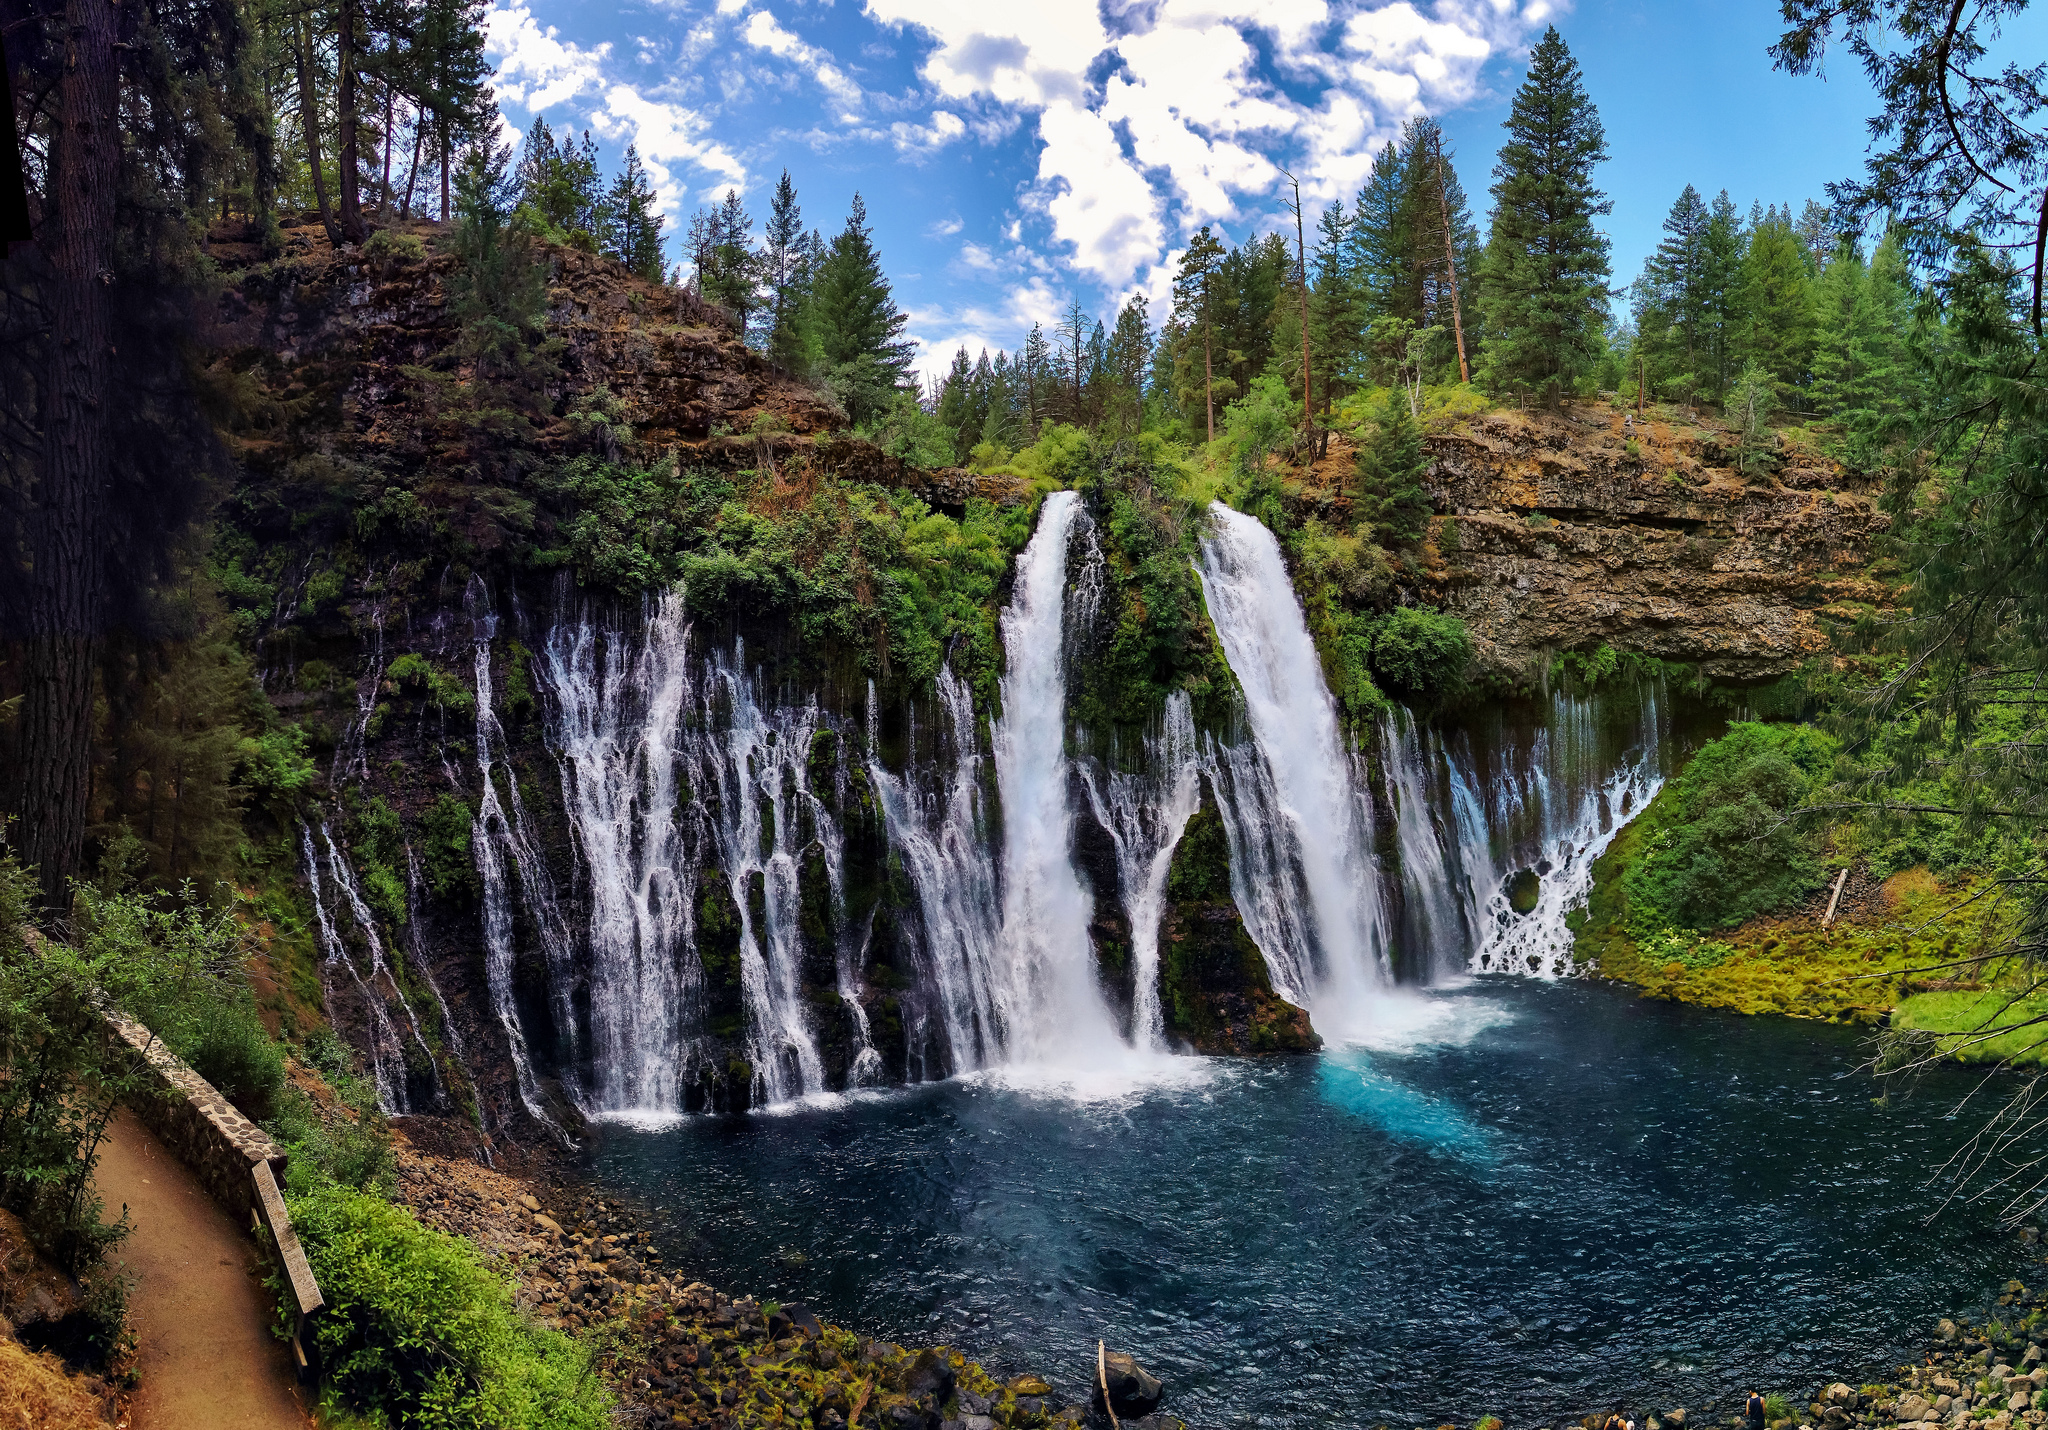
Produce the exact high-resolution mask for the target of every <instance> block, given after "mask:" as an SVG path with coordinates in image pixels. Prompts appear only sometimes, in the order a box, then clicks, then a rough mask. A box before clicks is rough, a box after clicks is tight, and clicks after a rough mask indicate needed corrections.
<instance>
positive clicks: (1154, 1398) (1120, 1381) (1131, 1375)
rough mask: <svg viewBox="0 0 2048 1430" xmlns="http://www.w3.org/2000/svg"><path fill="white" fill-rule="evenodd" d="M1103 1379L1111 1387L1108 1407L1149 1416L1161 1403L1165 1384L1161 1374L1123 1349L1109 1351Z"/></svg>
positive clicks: (1105, 1361)
mask: <svg viewBox="0 0 2048 1430" xmlns="http://www.w3.org/2000/svg"><path fill="white" fill-rule="evenodd" d="M1102 1369H1103V1380H1104V1382H1105V1383H1106V1385H1107V1388H1108V1390H1109V1406H1110V1409H1112V1410H1114V1411H1115V1412H1116V1413H1117V1414H1118V1415H1120V1416H1123V1415H1137V1416H1142V1415H1149V1414H1150V1413H1151V1412H1152V1411H1153V1410H1155V1409H1157V1408H1158V1406H1159V1398H1160V1396H1162V1395H1164V1394H1165V1393H1166V1387H1165V1386H1164V1385H1162V1384H1161V1383H1160V1380H1159V1377H1157V1376H1155V1375H1153V1374H1152V1373H1151V1372H1150V1371H1148V1370H1146V1369H1145V1368H1144V1367H1143V1366H1141V1365H1139V1364H1138V1362H1137V1360H1136V1359H1135V1358H1134V1357H1132V1356H1127V1355H1125V1354H1124V1353H1123V1352H1122V1351H1110V1352H1109V1353H1108V1354H1107V1355H1106V1356H1105V1357H1104V1358H1103V1366H1102Z"/></svg>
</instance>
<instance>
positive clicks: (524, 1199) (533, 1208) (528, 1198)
mask: <svg viewBox="0 0 2048 1430" xmlns="http://www.w3.org/2000/svg"><path fill="white" fill-rule="evenodd" d="M519 1205H521V1206H522V1207H525V1208H526V1209H527V1210H528V1211H530V1212H537V1211H539V1210H540V1203H539V1202H538V1201H536V1200H534V1196H533V1193H532V1192H521V1193H520V1194H519Z"/></svg>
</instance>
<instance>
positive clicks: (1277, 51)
mask: <svg viewBox="0 0 2048 1430" xmlns="http://www.w3.org/2000/svg"><path fill="white" fill-rule="evenodd" d="M486 24H487V35H488V48H487V55H488V57H489V59H490V61H491V63H492V64H493V66H494V67H495V68H496V71H497V75H496V79H495V80H494V85H495V88H496V91H497V95H498V101H499V105H500V107H501V110H502V112H503V115H504V122H505V124H506V126H507V129H508V130H515V129H516V130H521V131H523V130H524V129H526V127H527V126H528V125H529V124H530V123H531V122H532V120H533V117H534V116H535V115H544V116H545V117H546V118H547V120H548V122H549V124H550V125H551V126H553V127H555V128H557V129H558V130H559V129H563V128H567V129H569V130H571V131H573V132H580V131H583V130H588V131H589V132H590V133H591V135H592V137H593V138H594V139H595V140H596V141H597V143H598V145H599V149H600V153H601V154H602V155H603V157H604V161H605V163H606V165H607V168H608V169H610V168H615V167H616V166H617V164H618V162H619V160H620V158H621V156H622V155H623V154H624V151H625V147H626V145H627V144H628V143H632V144H634V145H636V146H637V147H638V150H639V153H640V157H641V158H642V159H643V160H644V161H645V162H646V163H647V165H648V167H649V169H650V170H651V171H652V176H653V179H654V181H655V186H656V189H657V191H658V193H659V196H660V199H661V204H662V210H663V212H664V214H665V215H666V216H667V220H668V226H667V230H666V231H667V232H668V233H669V234H670V235H671V243H670V254H671V259H672V261H674V260H679V259H680V258H681V257H682V254H681V249H680V243H679V242H678V241H677V239H678V238H679V231H680V230H681V229H682V228H683V227H684V226H685V225H686V224H687V221H688V217H689V215H690V214H691V213H692V212H693V211H695V210H696V209H697V208H698V207H700V206H705V205H708V204H711V203H712V202H714V201H716V200H717V199H718V198H720V197H722V196H723V195H724V193H725V192H726V191H727V190H728V189H737V190H739V192H740V194H741V196H742V198H743V199H744V200H745V202H746V204H747V207H748V209H749V211H750V212H751V213H752V214H753V215H754V216H755V219H756V221H757V231H758V221H759V220H760V219H762V218H763V217H764V216H765V214H766V211H767V207H768V197H769V194H770V193H771V191H772V190H773V188H774V186H775V183H776V180H777V178H778V176H779V175H780V174H781V173H782V172H783V171H784V170H787V171H788V172H789V174H790V177H791V179H792V181H793V182H794V183H795V185H796V188H797V195H798V200H799V202H800V203H801V205H802V208H803V216H804V221H805V224H806V226H808V227H814V228H817V229H819V230H820V231H821V232H822V233H823V234H824V235H825V237H826V238H828V239H829V238H830V237H831V236H832V234H833V233H835V232H837V231H838V230H839V229H840V228H841V227H843V226H844V224H845V221H846V214H847V210H848V205H849V204H850V202H851V200H852V197H853V195H854V193H855V192H856V191H857V192H859V193H860V194H861V196H862V198H863V199H864V201H865V203H866V208H867V214H868V221H869V224H870V227H871V228H872V230H873V233H874V239H875V242H876V244H877V246H878V248H879V250H880V253H881V256H882V262H883V266H884V268H885V270H886V271H887V273H888V275H889V278H890V280H891V282H892V284H893V285H894V291H895V296H896V301H897V302H898V303H899V304H900V305H901V306H902V307H903V309H904V310H905V312H906V313H907V314H908V315H909V320H910V321H909V325H908V328H907V331H908V333H909V334H910V335H911V336H913V337H914V338H916V340H917V341H918V343H919V357H918V359H917V365H918V367H919V369H920V370H921V371H924V372H926V373H927V374H930V373H935V372H942V371H943V370H944V369H945V368H946V366H947V365H948V364H949V363H950V362H951V360H952V355H953V351H954V349H955V348H956V347H957V346H961V345H965V346H966V347H967V348H968V350H969V353H970V355H971V354H974V353H977V352H979V351H980V350H981V349H982V348H983V347H986V348H988V349H989V350H990V351H991V353H993V351H994V350H995V349H998V348H1004V349H1009V350H1012V351H1014V350H1015V349H1016V348H1017V347H1018V346H1019V345H1020V344H1021V342H1022V340H1023V337H1024V335H1025V334H1026V333H1028V332H1029V331H1030V328H1031V325H1032V323H1034V322H1043V323H1045V324H1046V325H1047V326H1048V328H1050V327H1051V326H1052V325H1053V324H1054V323H1055V322H1056V321H1057V319H1058V318H1059V316H1060V315H1061V314H1062V313H1064V312H1065V310H1066V308H1067V305H1068V302H1069V301H1070V299H1074V298H1078V299H1079V300H1080V302H1081V304H1082V306H1083V307H1084V308H1085V309H1086V310H1088V311H1089V312H1091V313H1093V314H1094V315H1096V316H1098V317H1100V318H1102V319H1103V320H1104V321H1105V322H1106V323H1107V322H1111V321H1113V320H1114V315H1115V312H1116V309H1117V308H1118V306H1119V305H1120V304H1121V303H1122V302H1123V301H1125V300H1126V299H1127V298H1129V297H1130V296H1132V295H1133V294H1138V293H1142V294H1144V295H1145V296H1146V297H1147V299H1148V301H1149V302H1150V304H1151V312H1152V316H1153V320H1154V322H1155V324H1156V323H1158V322H1160V321H1162V320H1163V319H1164V317H1165V312H1166V307H1167V305H1168V303H1169V302H1170V298H1169V294H1170V290H1171V274H1172V270H1173V265H1174V263H1175V261H1176V260H1177V258H1178V256H1179V254H1180V252H1181V251H1182V250H1183V249H1184V248H1185V246H1186V242H1187V238H1188V235H1189V234H1191V233H1193V232H1194V231H1195V230H1196V229H1197V228H1199V227H1201V226H1202V225H1204V224H1207V225H1210V226H1211V227H1212V228H1214V229H1216V230H1217V231H1218V232H1219V233H1220V235H1221V236H1222V237H1223V238H1224V239H1225V241H1226V242H1229V243H1238V242H1242V241H1244V240H1245V239H1247V238H1254V237H1257V236H1259V235H1261V234H1263V233H1265V232H1268V231H1270V230H1274V229H1284V230H1285V231H1286V232H1288V233H1289V234H1290V235H1291V234H1292V231H1293V217H1292V215H1291V214H1290V213H1289V212H1288V209H1287V206H1286V199H1287V196H1288V193H1289V186H1288V181H1287V179H1286V178H1285V176H1284V174H1283V171H1291V172H1292V173H1293V174H1294V175H1295V176H1296V177H1297V178H1298V179H1299V181H1300V183H1301V192H1302V197H1303V205H1304V208H1305V210H1306V215H1307V219H1308V223H1309V225H1310V231H1309V232H1310V239H1311V242H1313V237H1314V228H1313V225H1314V222H1315V219H1316V216H1317V214H1318V213H1319V212H1320V211H1321V210H1322V209H1323V207H1324V206H1326V205H1327V204H1328V203H1329V202H1330V201H1331V200H1332V199H1343V200H1345V201H1346V202H1347V203H1348V202H1349V201H1350V199H1351V198H1352V196H1353V195H1355V193H1356V192H1357V189H1358V187H1359V185H1360V183H1361V182H1362V180H1363V178H1364V175H1365V173H1366V170H1367V168H1368V167H1369V166H1370V164H1371V161H1372V155H1373V154H1374V152H1376V151H1377V150H1378V149H1379V148H1380V147H1381V146H1382V145H1384V144H1385V143H1386V142H1387V141H1388V140H1389V139H1390V138H1391V137H1392V136H1393V135H1394V134H1395V133H1396V132H1397V131H1398V130H1399V128H1400V125H1401V122H1402V121H1403V120H1404V119H1406V118H1408V117H1409V116H1411V115H1414V114H1419V113H1424V112H1427V113H1430V114H1434V115H1436V116H1437V117H1438V119H1439V120H1440V121H1441V122H1442V124H1443V126H1444V132H1445V136H1446V139H1447V141H1448V144H1449V146H1450V152H1451V155H1452V159H1453V162H1454V163H1455V164H1456V166H1457V169H1458V173H1459V176H1460V178H1461V179H1462V181H1463V183H1464V186H1465V190H1466V192H1467V194H1468V195H1469V196H1470V197H1471V200H1472V207H1473V211H1474V217H1475V218H1476V219H1477V221H1478V222H1479V223H1480V225H1481V229H1482V232H1483V231H1484V225H1485V223H1486V216H1487V213H1488V211H1489V208H1490V203H1491V201H1490V199H1489V198H1488V196H1487V189H1488V187H1489V185H1490V184H1491V182H1492V177H1491V171H1492V167H1493V162H1494V155H1495V151H1496V150H1497V149H1498V148H1499V146H1500V144H1501V142H1502V139H1503V137H1504V134H1503V131H1502V128H1501V124H1502V121H1503V120H1505V119H1506V117H1507V113H1508V106H1509V101H1510V99H1511V98H1512V96H1513V93H1514V90H1515V87H1516V86H1517V85H1519V84H1520V83H1521V82H1522V79H1523V77H1524V75H1525V74H1526V71H1527V64H1528V54H1529V49H1530V47H1531V46H1532V45H1534V43H1535V42H1536V41H1537V40H1538V39H1540V38H1541V37H1542V34H1543V32H1544V30H1545V28H1546V27H1547V26H1550V25H1555V26H1557V28H1558V30H1559V32H1560V33H1561V34H1562V35H1563V36H1564V39H1565V42H1566V43H1567V45H1569V46H1570V48H1571V51H1572V53H1573V55H1574V56H1575V57H1576V58H1577V59H1578V62H1579V64H1580V66H1581V68H1582V69H1583V71H1584V73H1585V82H1586V87H1587V90H1588V92H1589V93H1590V95H1591V96H1592V98H1593V101H1594V104H1595V105H1596V106H1597V108H1598V109H1599V112H1600V117H1601V120H1602V122H1603V124H1604V125H1605V127H1606V132H1607V143H1608V150H1609V155H1610V157H1609V159H1608V160H1607V162H1606V163H1605V164H1603V165H1602V166H1601V167H1600V168H1599V169H1598V170H1597V171H1596V179H1597V182H1599V183H1600V185H1601V186H1602V187H1603V188H1604V189H1605V191H1606V192H1607V194H1608V196H1609V197H1610V198H1611V199H1612V200H1613V203H1614V211H1613V213H1612V214H1610V215H1609V216H1608V217H1607V218H1606V219H1605V220H1604V226H1605V228H1606V231H1607V233H1608V235H1609V237H1610V240H1611V242H1612V245H1613V269H1614V277H1613V282H1614V284H1615V286H1616V287H1617V288H1625V287H1626V286H1627V284H1628V283H1629V282H1630V281H1631V280H1632V279H1633V278H1634V277H1635V275H1636V274H1637V273H1638V272H1639V271H1640V270H1641V268H1642V264H1643V260H1644V258H1645V257H1646V256H1647V255H1648V254H1649V253H1651V252H1652V251H1654V249H1655V248H1656V245H1657V240H1658V238H1659V237H1660V232H1661V225H1662V223H1663V221H1664V217H1665V215H1666V214H1667V213H1668V212H1669V211H1670V208H1671V204H1672V201H1673V200H1674V199H1676V198H1677V197H1678V195H1679V193H1680V191H1681V190H1683V189H1684V187H1685V186H1686V185H1687V184H1688V183H1690V184H1692V185H1693V186H1695V187H1696V188H1698V189H1699V190H1700V191H1701V193H1702V194H1704V195H1706V196H1707V197H1709V198H1711V197H1712V196H1713V195H1714V194H1715V193H1717V192H1719V191H1721V190H1723V189H1726V190H1727V192H1728V194H1729V195H1730V197H1731V198H1733V199H1734V200H1735V202H1736V204H1737V205H1738V206H1739V207H1740V208H1741V209H1742V210H1743V211H1744V212H1747V211H1748V209H1749V207H1750V205H1751V203H1752V202H1753V201H1761V202H1763V203H1764V204H1766V205H1769V204H1790V205H1791V206H1792V208H1793V209H1794V210H1795V211H1796V210H1797V209H1798V208H1799V207H1800V205H1801V204H1802V203H1803V201H1804V200H1805V199H1807V198H1809V197H1811V198H1821V199H1824V198H1825V192H1824V188H1825V185H1826V183H1827V182H1828V181H1829V180H1830V179H1839V178H1843V177H1847V176H1849V175H1851V174H1853V173H1855V172H1857V171H1858V170H1860V168H1861V167H1862V162H1863V155H1864V148H1865V143H1866V138H1867V135H1866V129H1865V123H1866V121H1867V119H1868V117H1869V116H1870V115H1871V114H1873V113H1875V112H1876V109H1877V105H1876V102H1875V100H1874V99H1873V97H1872V94H1871V91H1870V88H1869V86H1868V84H1867V83H1866V82H1865V81H1864V79H1863V76H1862V74H1861V72H1860V70H1858V69H1856V68H1855V67H1854V66H1853V65H1850V64H1848V63H1846V62H1845V63H1839V64H1835V65H1832V66H1830V68H1829V71H1828V73H1827V74H1826V76H1825V77H1824V78H1798V79H1795V78H1792V77H1790V76H1787V75H1784V74H1781V73H1778V72H1776V71H1774V70H1773V69H1772V67H1771V61H1770V57H1769V55H1768V54H1767V53H1766V51H1767V50H1768V48H1769V46H1770V45H1771V43H1772V42H1773V41H1774V40H1775V39H1776V38H1777V35H1778V32H1779V30H1780V29H1781V28H1782V25H1781V23H1780V21H1779V18H1778V5H1777V3H1776V0H1685V3H1678V0H1658V3H1646V0H1433V3H1432V0H1394V2H1393V3H1387V0H1263V3H1261V0H607V3H604V4H590V3H573V0H492V8H491V9H490V11H489V12H488V18H487V22H486Z"/></svg>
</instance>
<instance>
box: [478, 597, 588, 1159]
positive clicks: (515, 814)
mask: <svg viewBox="0 0 2048 1430" xmlns="http://www.w3.org/2000/svg"><path fill="white" fill-rule="evenodd" d="M464 604H465V605H466V606H467V607H468V609H469V616H470V621H471V624H472V628H473V631H474V636H475V639H474V648H475V657H476V665H475V669H476V763H477V773H478V775H479V776H480V783H481V785H482V792H481V796H480V799H479V802H478V804H477V812H476V819H475V821H474V823H473V825H472V827H471V831H470V844H471V848H472V850H473V852H474V855H475V858H476V869H477V875H478V877H479V879H480V880H481V881H482V884H483V926H484V975H485V982H486V983H487V985H488V986H489V989H490V994H491V1009H492V1011H493V1012H495V1013H496V1014H497V1015H498V1022H499V1024H500V1026H502V1027H503V1028H504V1030H505V1042H506V1047H507V1049H508V1051H509V1052H510V1054H511V1058H512V1071H513V1076H514V1078H515V1080H516V1082H517V1084H518V1087H519V1100H520V1101H521V1102H522V1103H524V1104H525V1105H526V1110H527V1111H528V1112H529V1113H531V1114H532V1115H533V1116H534V1118H535V1119H536V1120H537V1121H539V1122H540V1124H541V1125H542V1126H544V1127H546V1128H547V1129H548V1130H549V1131H551V1132H553V1133H554V1134H555V1136H557V1137H558V1138H560V1139H562V1140H563V1141H564V1142H567V1141H568V1140H569V1137H568V1134H567V1133H566V1132H564V1131H563V1130H562V1127H561V1125H560V1124H559V1123H557V1122H556V1121H555V1119H554V1118H553V1117H551V1116H549V1115H548V1112H547V1110H546V1108H545V1107H544V1106H543V1105H542V1101H541V1089H540V1080H539V1078H538V1077H537V1076H536V1075H535V1073H534V1068H533V1054H532V1051H531V1049H529V1047H528V1046H527V1041H526V1028H525V1025H524V1023H523V1022H522V1021H521V1019H520V1016H519V1005H518V1002H517V1000H516V999H515V998H514V997H513V993H512V963H513V959H514V958H515V956H516V953H517V950H516V949H515V948H514V946H513V937H512V890H511V881H510V876H509V875H508V874H507V871H506V868H505V866H506V864H507V863H508V862H509V863H511V864H512V866H513V868H514V870H516V872H517V875H518V878H519V886H520V892H521V894H522V895H523V896H524V898H525V902H526V907H527V910H528V913H529V915H530V916H531V917H532V921H533V923H534V924H535V925H536V926H537V927H538V928H539V929H540V934H541V940H542V943H543V946H544V949H545V952H546V955H547V963H548V972H549V980H548V981H549V983H550V984H551V985H553V988H552V992H553V995H554V999H555V1004H556V1007H557V1009H558V1010H559V1009H564V1008H566V1006H567V1004H568V1001H569V992H568V990H569V988H570V986H571V985H570V983H569V980H568V974H569V972H570V970H569V968H568V967H567V964H568V962H569V938H568V929H567V926H566V925H565V924H563V922H562V920H561V914H560V910H559V908H558V906H557V905H556V902H555V892H554V884H553V882H552V880H550V879H549V877H548V872H547V866H546V865H545V864H544V863H542V862H541V859H540V855H539V853H538V851H537V850H536V849H535V847H534V842H533V839H532V837H531V833H530V830H529V828H528V822H527V818H526V807H525V804H524V802H523V801H522V800H521V798H520V794H519V780H518V777H517V775H516V774H515V773H514V772H513V771H511V770H510V769H507V770H506V773H505V783H506V786H507V789H508V790H509V791H510V803H511V813H510V814H509V815H508V814H507V812H506V801H505V800H504V799H502V798H500V796H499V794H498V782H497V778H496V773H495V771H496V768H497V764H498V760H499V755H498V752H499V751H501V750H503V749H504V748H505V731H504V728H503V727H502V726H501V725H500V724H499V723H498V716H497V712H496V711H495V710H493V709H492V698H493V688H492V681H491V639H492V637H493V636H494V635H495V634H496V632H497V626H498V618H497V615H496V614H495V613H494V612H493V611H492V610H491V609H490V598H489V596H488V594H487V593H486V592H485V591H484V589H483V583H482V581H480V580H478V579H477V578H475V577H472V578H471V579H470V584H469V588H468V590H467V591H466V592H465V593H464ZM575 1026H576V1025H575V1023H574V1021H573V1019H570V1018H562V1019H561V1020H560V1029H559V1031H560V1032H561V1034H562V1037H563V1040H564V1042H565V1044H566V1045H567V1046H570V1047H573V1046H574V1040H575ZM565 1064H566V1065H567V1066H569V1067H573V1065H574V1064H573V1059H570V1060H565ZM572 1086H573V1084H572Z"/></svg>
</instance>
